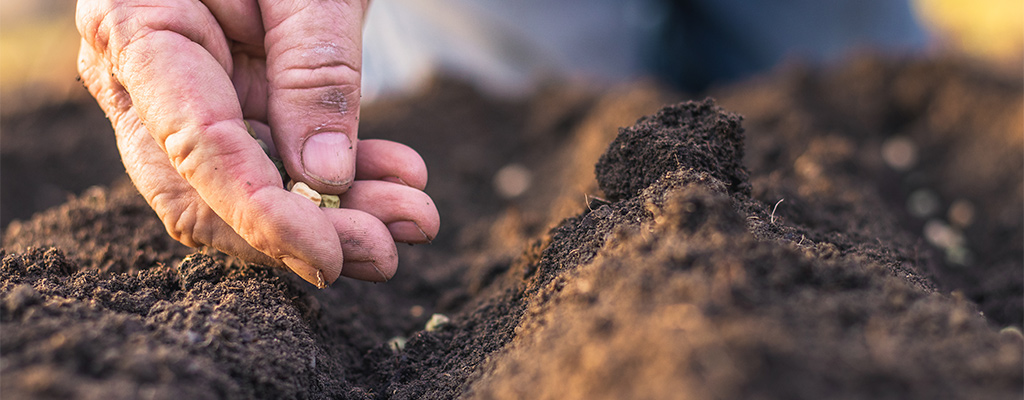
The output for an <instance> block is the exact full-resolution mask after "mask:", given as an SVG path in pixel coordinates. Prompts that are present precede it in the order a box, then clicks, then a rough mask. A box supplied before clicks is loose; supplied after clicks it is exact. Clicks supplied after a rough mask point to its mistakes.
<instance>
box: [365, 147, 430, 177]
mask: <svg viewBox="0 0 1024 400" xmlns="http://www.w3.org/2000/svg"><path fill="white" fill-rule="evenodd" d="M356 179H357V180H379V181H389V182H394V183H401V184H404V185H406V186H410V187H413V188H416V189H419V190H423V189H424V188H426V187H427V165H426V164H425V163H424V162H423V157H420V154H419V153H417V152H416V150H413V149H412V148H411V147H409V146H406V145H404V144H401V143H397V142H392V141H390V140H381V139H367V140H360V141H359V148H358V152H357V156H356Z"/></svg>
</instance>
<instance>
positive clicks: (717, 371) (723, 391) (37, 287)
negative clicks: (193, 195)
mask: <svg viewBox="0 0 1024 400" xmlns="http://www.w3.org/2000/svg"><path fill="white" fill-rule="evenodd" d="M1014 85H1016V86H1014ZM894 87H895V88H899V90H890V89H891V88H894ZM714 94H715V97H716V98H718V102H717V103H716V102H715V101H713V100H702V101H696V102H693V101H691V102H682V103H679V102H678V101H679V99H678V98H675V96H674V95H671V94H666V93H665V92H662V91H660V90H657V89H654V88H651V87H646V86H634V87H627V88H622V89H620V90H616V91H613V92H611V93H607V94H604V95H596V94H591V93H588V92H586V91H584V90H581V89H578V88H571V87H569V88H566V87H554V88H551V89H549V90H547V91H546V92H543V93H540V94H538V95H537V96H536V97H534V98H532V99H528V100H526V101H521V102H519V101H501V100H495V99H488V98H484V97H482V96H480V95H479V94H478V93H476V92H475V91H473V90H472V89H470V88H467V87H465V86H463V85H460V84H457V83H453V82H447V81H439V82H438V83H437V85H436V86H435V87H434V88H431V89H430V90H429V91H427V92H425V93H424V94H423V95H421V96H418V97H414V98H411V99H398V100H393V101H391V102H388V103H383V104H378V105H377V106H376V108H369V109H367V110H365V112H364V113H363V116H362V129H363V131H362V135H363V137H381V138H389V139H393V140H399V141H402V142H406V143H408V144H410V145H411V146H412V147H414V148H417V149H418V150H420V151H421V152H422V153H423V154H424V158H425V159H426V161H427V163H428V168H429V169H430V171H431V174H432V177H431V179H432V181H431V183H430V186H429V187H428V192H429V193H430V194H431V196H432V197H433V198H434V199H435V202H436V204H437V205H438V207H439V209H440V211H441V215H442V219H443V220H444V221H445V223H446V227H445V228H444V230H443V231H442V235H441V236H439V238H438V240H437V241H436V242H435V244H434V245H432V246H415V247H404V246H403V248H402V249H401V260H402V261H401V262H402V265H401V268H400V270H399V271H400V272H399V274H398V275H397V276H396V277H395V279H393V280H392V281H391V282H389V283H388V284H384V285H373V284H368V283H362V282H353V281H350V280H341V281H339V282H337V283H336V284H335V285H334V286H333V287H332V288H330V289H327V290H316V289H315V288H314V287H312V286H311V285H308V284H306V283H304V282H302V281H301V280H299V279H298V278H295V277H292V276H291V274H289V273H286V272H283V271H278V270H274V269H270V268H267V267H264V266H259V265H248V264H245V263H241V262H238V261H237V260H234V259H230V258H228V257H226V256H223V255H221V254H219V253H215V252H209V253H206V252H196V253H193V252H192V251H191V250H190V249H187V248H185V247H183V246H181V245H178V244H176V243H174V242H173V241H171V240H170V239H169V238H167V237H166V234H165V233H164V232H163V228H162V225H161V224H160V223H159V221H157V220H156V217H155V215H153V213H152V211H149V209H148V208H147V207H146V205H145V202H144V201H143V200H142V199H141V197H140V196H138V195H137V194H136V193H134V192H133V191H132V189H131V188H130V186H126V185H125V184H124V183H121V184H119V185H114V187H113V188H112V189H109V190H108V189H92V190H89V191H87V192H85V193H84V194H82V195H80V196H78V197H76V198H74V199H72V200H71V201H69V202H67V203H65V204H64V205H62V206H60V207H58V208H54V209H51V210H48V211H45V212H42V213H40V214H37V215H36V216H34V217H33V218H32V219H30V220H27V221H15V222H13V223H11V225H10V226H9V227H8V229H7V230H6V232H5V235H4V239H3V240H4V249H3V250H0V254H2V256H3V264H2V267H0V307H2V308H0V309H2V314H0V328H2V330H3V335H2V336H0V350H2V351H0V353H2V355H0V358H2V363H0V391H2V392H3V393H4V395H5V396H10V397H12V398H72V397H78V398H107V399H119V398H141V397H152V398H197V399H203V398H238V399H249V398H352V399H363V398H365V399H380V398H397V399H420V398H428V399H446V398H456V397H468V398H559V399H562V398H569V399H572V398H587V399H591V398H609V399H610V398H752V397H756V398H779V399H789V398H831V397H843V398H871V399H875V398H893V399H897V398H898V399H907V398H911V399H914V398H920V399H931V398H964V399H970V398H990V399H1004V398H1005V399H1011V398H1020V397H1021V395H1022V394H1024V392H1022V389H1021V388H1022V387H1024V360H1022V354H1024V336H1022V335H1021V333H1020V329H1019V326H1020V321H1021V315H1020V313H1021V311H1020V310H1021V309H1022V308H1021V285H1022V282H1021V280H1022V279H1021V277H1020V274H1019V273H1018V272H1016V271H1019V270H1020V269H1021V262H1022V261H1021V260H1024V250H1022V249H1021V247H1024V244H1022V243H1020V242H1021V241H1016V242H1014V240H1015V238H1020V237H1021V235H1022V233H1021V232H1022V231H1024V229H1022V227H1021V224H1022V221H1024V219H1022V218H1016V219H1013V218H1009V219H1005V218H1006V217H1014V216H1017V217H1019V216H1020V215H1021V213H1024V210H1022V209H1024V206H1022V204H1024V199H1022V196H1024V190H1021V186H1022V185H1024V179H1021V176H1022V175H1024V165H1018V164H1020V163H1021V162H1022V161H1024V143H1022V144H1021V145H1019V146H1017V147H1013V146H1015V145H1016V144H1017V142H1020V141H1022V140H1024V134H1022V133H1020V132H1019V130H1020V129H1022V128H1021V127H1020V126H1019V124H1018V122H1019V117H1020V115H1019V113H1020V112H1022V111H1020V110H1022V109H1024V107H1020V105H1022V104H1024V98H1022V97H1024V96H1022V95H1021V88H1020V84H1019V83H1014V81H1012V80H1006V79H1003V78H1001V77H999V76H995V75H992V74H991V73H984V72H979V70H977V69H975V68H974V67H972V66H970V65H966V64H963V63H961V62H958V61H955V60H931V61H922V60H902V61H883V60H878V59H873V58H865V59H863V61H861V62H858V63H851V64H848V65H845V66H843V67H842V68H839V69H836V70H828V71H809V70H803V69H799V68H796V69H790V70H787V71H783V72H780V73H778V74H776V75H774V76H771V77H766V78H764V79H763V80H760V81H754V82H749V83H746V84H743V85H739V86H733V87H730V88H724V89H720V90H718V91H715V92H714ZM968 100H969V101H968ZM663 104H674V105H670V106H667V107H662V106H661V105H663ZM718 104H722V105H723V107H724V108H725V109H729V110H735V111H738V112H739V114H741V115H744V118H745V120H744V121H743V123H742V124H741V119H740V117H739V116H738V115H739V114H734V113H731V112H726V111H724V110H723V108H720V107H719V106H718ZM1014 107H1017V108H1014ZM658 108H661V110H660V111H658ZM640 115H649V116H647V117H643V118H641V119H640V120H639V121H637V122H636V123H635V124H632V120H635V118H637V117H638V116H640ZM1014 118H1016V120H1014ZM1000 121H1001V122H1000ZM1008 121H1009V122H1008ZM1013 121H1016V122H1013ZM630 124H632V126H630ZM622 126H628V127H627V128H623V129H621V130H619V134H618V136H617V137H614V135H615V132H616V129H617V128H619V127H622ZM965 131H968V132H972V133H974V135H965V134H963V132H965ZM958 132H959V133H958ZM1018 136H1020V137H1018ZM892 138H897V139H899V141H897V143H901V145H900V146H903V148H904V149H905V148H907V147H908V144H909V147H910V148H912V149H914V151H915V152H916V159H915V160H914V162H913V163H910V164H909V165H903V164H900V165H899V166H895V167H894V166H893V165H891V164H890V163H889V161H887V160H886V157H885V154H886V150H885V149H886V148H889V146H891V145H892V143H893V142H892V140H890V139H892ZM609 143H610V144H609ZM981 149H990V151H988V152H985V151H981ZM602 154H603V155H602ZM971 161H974V162H975V163H974V164H973V165H974V166H975V168H974V169H972V170H970V171H962V170H955V173H952V172H950V171H949V170H947V169H946V168H947V166H948V165H949V164H956V165H961V166H962V165H966V163H969V162H971ZM595 163H596V172H597V179H596V180H594V179H593V175H592V171H594V170H595V167H594V165H595ZM1000 163H1001V164H1000ZM994 165H1001V166H1002V167H1001V168H997V167H995V166H994ZM1008 165H1009V166H1010V167H1007V166H1008ZM510 166H515V167H516V168H520V169H521V170H525V171H527V172H528V173H529V174H530V175H529V176H530V177H531V181H530V182H531V183H530V185H529V188H528V189H527V190H526V192H524V193H523V194H522V195H520V196H518V197H517V196H509V195H507V194H506V195H503V194H502V192H501V191H500V190H496V189H494V187H493V185H494V184H495V179H494V177H495V175H497V174H498V172H499V171H501V170H503V169H505V168H509V167H510ZM982 173H984V174H988V175H985V176H984V177H983V178H982V177H980V175H978V174H982ZM5 178H6V176H5ZM1014 179H1016V180H1014ZM966 188H969V189H970V190H966ZM599 190H600V192H599ZM921 190H927V191H928V192H929V193H930V195H931V196H932V197H933V198H932V200H934V201H933V203H938V205H934V204H933V206H934V207H933V208H935V209H933V210H931V212H930V213H921V212H919V211H921V210H918V209H916V208H914V207H916V205H919V204H917V203H915V200H913V199H915V198H919V197H921V195H920V193H921ZM601 192H603V193H601ZM954 204H960V205H963V204H969V205H970V206H971V207H972V208H973V215H972V218H970V220H971V221H969V223H964V220H963V219H958V217H956V216H955V215H953V214H955V213H951V212H950V213H943V212H941V211H936V210H947V209H948V210H952V209H953V208H954V207H953V205H954ZM947 214H948V215H947ZM961 217H962V215H961ZM936 224H941V226H940V225H936ZM929 226H931V228H929ZM936 226H940V227H941V228H943V229H945V230H944V232H945V233H946V234H947V236H949V235H953V237H954V239H956V240H952V241H946V242H942V241H934V240H932V239H934V238H931V236H929V232H930V231H935V230H936V228H935V227H936ZM932 233H934V232H932ZM957 235H959V236H957ZM993 238H999V239H998V240H996V239H993ZM989 240H992V241H993V242H992V243H989V242H987V241H989ZM964 251H967V252H968V253H964ZM958 252H959V253H958ZM964 254H970V257H968V258H964V257H962V256H963V255H964ZM982 311H984V313H983V312H982ZM435 313H441V314H444V315H445V316H447V318H440V317H437V318H434V317H432V316H433V315H434V314H435ZM428 321H432V322H430V323H429V324H428Z"/></svg>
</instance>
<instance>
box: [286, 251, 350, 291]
mask: <svg viewBox="0 0 1024 400" xmlns="http://www.w3.org/2000/svg"><path fill="white" fill-rule="evenodd" d="M281 261H282V262H284V264H285V265H286V266H287V267H288V269H290V270H292V272H294V273H295V274H296V275H298V276H299V277H301V278H302V279H304V280H305V281H306V282H309V283H312V284H313V285H314V286H316V287H317V288H320V289H323V288H326V287H327V286H328V285H330V284H332V283H334V281H336V280H337V279H338V276H340V275H341V270H340V268H329V267H328V268H324V269H318V268H315V267H313V266H312V265H310V264H309V263H307V262H305V261H303V260H302V259H299V258H296V257H291V256H286V257H283V258H281Z"/></svg>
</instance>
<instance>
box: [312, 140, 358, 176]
mask: <svg viewBox="0 0 1024 400" xmlns="http://www.w3.org/2000/svg"><path fill="white" fill-rule="evenodd" d="M352 150H353V149H352V141H350V140H349V139H348V136H347V135H345V134H343V133H337V132H325V133H318V134H316V135H313V136H310V137H309V138H307V139H306V142H305V143H303V144H302V168H303V169H304V170H305V171H306V175H309V177H310V178H313V179H316V180H317V181H320V183H323V184H325V185H332V186H344V185H347V184H349V183H351V182H352V176H353V175H354V174H355V159H354V157H353V152H352Z"/></svg>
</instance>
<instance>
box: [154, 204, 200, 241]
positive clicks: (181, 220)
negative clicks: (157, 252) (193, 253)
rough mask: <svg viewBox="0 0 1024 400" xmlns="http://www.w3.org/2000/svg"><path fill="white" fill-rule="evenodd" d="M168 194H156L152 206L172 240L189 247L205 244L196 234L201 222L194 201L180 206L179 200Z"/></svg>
mask: <svg viewBox="0 0 1024 400" xmlns="http://www.w3.org/2000/svg"><path fill="white" fill-rule="evenodd" d="M172 197H173V196H170V195H157V196H154V198H153V201H152V203H153V208H154V209H156V210H158V213H159V216H160V220H161V221H163V223H164V228H165V229H166V230H167V233H168V234H169V235H171V237H172V238H174V240H177V241H179V242H181V244H184V245H186V246H189V247H199V246H203V245H205V244H207V243H206V242H204V241H202V240H201V238H200V237H199V236H197V235H196V232H197V231H198V230H197V227H198V225H199V224H200V223H201V221H200V215H199V214H200V213H199V210H198V209H197V205H196V204H195V203H188V204H184V206H182V204H181V201H180V200H178V199H174V198H172Z"/></svg>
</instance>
